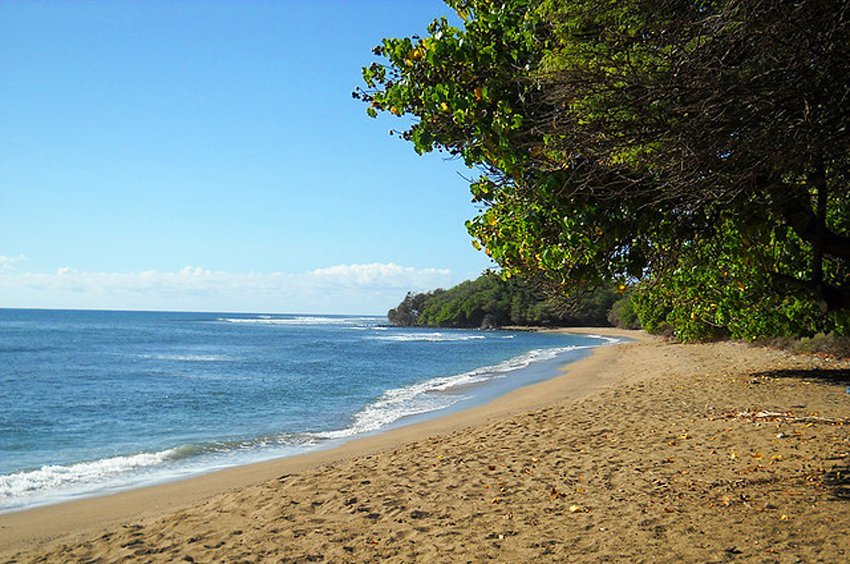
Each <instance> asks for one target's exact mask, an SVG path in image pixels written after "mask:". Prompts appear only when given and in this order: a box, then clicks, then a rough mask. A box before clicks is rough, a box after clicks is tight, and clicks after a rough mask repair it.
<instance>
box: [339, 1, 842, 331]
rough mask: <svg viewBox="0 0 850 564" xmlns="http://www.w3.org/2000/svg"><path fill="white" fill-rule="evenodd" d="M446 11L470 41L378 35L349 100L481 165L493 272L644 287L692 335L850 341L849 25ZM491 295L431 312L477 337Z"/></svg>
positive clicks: (454, 36) (727, 10)
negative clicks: (359, 86)
mask: <svg viewBox="0 0 850 564" xmlns="http://www.w3.org/2000/svg"><path fill="white" fill-rule="evenodd" d="M447 3H448V4H449V5H450V6H451V7H453V8H454V9H455V10H456V11H457V12H458V14H459V16H460V17H461V18H462V20H463V22H464V24H463V26H461V27H453V26H451V25H449V23H448V22H447V21H446V20H438V21H435V22H433V23H432V24H431V25H430V26H429V27H428V34H427V36H426V37H422V38H419V37H413V38H401V39H385V40H384V41H383V43H382V45H381V46H380V47H378V48H376V50H375V53H376V54H377V55H379V56H382V57H384V59H385V60H384V62H382V63H374V64H372V65H371V66H370V67H367V68H365V69H364V72H363V76H364V79H365V83H366V87H365V89H364V90H358V91H357V92H355V95H356V96H357V97H359V98H361V99H362V100H364V101H365V102H367V103H368V104H369V107H368V109H367V112H368V113H369V114H370V115H373V116H374V115H376V114H377V112H378V111H387V112H390V113H392V114H394V115H396V116H404V115H407V116H413V117H414V118H415V121H414V122H413V123H412V124H410V125H409V126H407V127H406V129H404V131H402V132H400V136H401V137H403V138H404V139H407V140H409V141H411V142H412V143H413V146H414V148H415V149H416V151H417V152H420V153H423V152H428V151H431V150H434V149H437V150H441V151H447V152H448V153H449V154H451V155H454V156H458V157H461V158H463V159H464V161H465V162H466V164H467V165H469V166H471V167H477V168H478V169H479V171H480V172H481V175H480V176H479V178H478V179H477V180H475V181H473V182H472V184H471V191H472V196H473V201H474V202H477V203H479V204H480V205H481V212H480V214H479V215H478V216H477V217H475V218H473V219H471V220H470V221H469V222H467V228H468V230H469V232H470V233H471V234H472V236H473V245H474V246H476V248H481V249H484V250H485V252H486V253H487V254H488V255H489V256H491V257H492V258H493V259H494V260H495V261H496V262H497V263H498V264H499V266H500V267H501V269H502V276H503V278H505V279H506V280H515V279H516V278H517V277H519V278H522V279H524V280H531V281H533V282H534V283H536V284H541V283H545V284H547V285H548V286H549V287H550V288H552V289H555V290H556V291H558V292H561V293H563V294H568V293H570V292H576V291H579V292H583V291H587V289H588V288H594V287H610V286H611V285H616V286H619V287H621V288H622V289H623V290H625V289H626V288H627V287H634V293H633V294H632V299H631V301H630V302H629V303H630V304H631V305H632V306H633V308H634V312H635V313H636V314H637V316H638V317H639V319H640V321H641V323H642V324H643V325H644V327H646V328H648V329H650V330H665V328H670V329H671V330H672V331H673V332H674V333H675V335H677V336H678V337H679V338H681V339H683V340H694V339H706V338H717V337H724V336H728V335H731V336H733V337H737V338H747V339H753V338H757V337H762V336H768V335H792V334H802V335H811V334H814V333H816V332H826V331H831V332H834V333H837V334H841V333H847V332H850V322H849V321H850V318H848V311H850V191H848V182H850V104H847V100H846V92H847V84H850V11H848V10H837V9H835V8H836V6H835V3H834V2H830V1H829V0H801V1H800V2H794V3H790V2H783V1H782V0H766V1H765V2H748V1H746V0H704V1H699V2H693V1H684V0H541V1H540V2H530V1H528V0H499V1H496V0H447ZM789 37H793V38H794V40H793V41H789V40H788V38H789ZM491 290H492V289H480V291H481V292H483V293H484V294H486V296H483V297H482V298H480V300H479V298H473V297H472V294H470V296H467V298H464V299H463V300H461V302H463V303H456V302H455V301H453V300H452V299H450V298H449V297H447V296H441V297H437V296H435V297H434V299H433V303H434V304H437V303H439V304H441V305H440V311H439V312H437V311H434V312H431V311H430V310H429V312H428V317H427V318H428V319H429V320H432V322H434V323H436V324H440V323H443V322H446V321H447V320H463V321H462V322H463V323H478V322H480V321H482V320H481V319H478V317H476V316H478V315H479V313H473V312H481V311H485V310H486V311H488V312H490V311H496V310H497V309H498V308H490V307H489V306H490V305H493V304H500V303H501V302H500V301H499V299H497V298H494V297H493V295H491V293H488V292H490V291H491ZM475 300H479V302H480V303H477V304H476V305H475V307H472V306H469V307H467V306H466V305H464V304H471V303H473V302H474V301H475ZM429 303H430V301H429ZM427 307H428V306H423V308H422V312H423V313H424V312H425V310H426V309H427ZM433 307H436V305H435V306H433ZM499 307H501V306H499ZM623 307H626V306H625V305H624V306H623ZM488 308H489V309H488ZM520 309H521V308H520ZM499 311H503V310H499ZM482 319H483V318H482Z"/></svg>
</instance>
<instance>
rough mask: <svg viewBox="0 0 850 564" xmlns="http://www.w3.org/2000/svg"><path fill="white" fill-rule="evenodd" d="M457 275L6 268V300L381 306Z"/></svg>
mask: <svg viewBox="0 0 850 564" xmlns="http://www.w3.org/2000/svg"><path fill="white" fill-rule="evenodd" d="M0 264H2V263H0ZM456 282H458V280H455V279H454V277H453V275H452V273H451V271H450V270H448V269H441V268H414V267H409V266H400V265H396V264H393V263H371V264H345V265H336V266H330V267H327V268H320V269H317V270H314V271H311V272H306V273H302V274H284V273H280V272H271V273H257V272H251V273H231V272H220V271H211V270H207V269H205V268H202V267H197V266H186V267H184V268H181V269H180V270H178V271H174V272H160V271H156V270H144V271H140V272H84V271H79V270H76V269H73V268H70V267H67V266H63V267H61V268H59V269H57V270H56V271H55V272H54V273H20V272H17V271H13V270H11V269H5V270H4V269H0V307H44V308H93V309H167V310H186V311H193V310H194V311H199V310H202V311H255V312H293V313H383V312H385V311H387V309H389V308H390V307H393V306H395V305H397V304H398V302H399V301H401V299H402V298H403V297H404V294H405V292H407V291H409V290H414V291H422V290H430V289H433V288H437V287H447V286H450V285H451V284H453V283H456Z"/></svg>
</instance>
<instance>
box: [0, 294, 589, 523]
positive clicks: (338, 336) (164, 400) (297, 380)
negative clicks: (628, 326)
mask: <svg viewBox="0 0 850 564" xmlns="http://www.w3.org/2000/svg"><path fill="white" fill-rule="evenodd" d="M384 323H386V319H385V318H382V317H345V316H303V315H302V316H297V315H236V314H210V313H154V312H95V311H46V310H0V512H2V511H9V510H16V509H22V508H26V507H32V506H35V505H41V504H45V503H53V502H57V501H62V500H66V499H69V498H73V497H77V496H86V495H94V494H101V493H106V492H110V491H114V490H117V489H125V488H128V487H134V486H139V485H143V484H150V483H155V482H161V481H165V480H170V479H174V478H178V477H182V476H188V475H192V474H197V473H200V472H206V471H210V470H212V469H217V468H222V467H226V466H233V465H237V464H245V463H249V462H254V461H258V460H264V459H269V458H273V457H277V456H284V455H292V454H298V453H301V452H304V451H305V450H309V449H315V448H320V447H325V446H329V445H333V444H336V443H338V442H339V441H341V440H344V439H346V438H349V437H353V436H357V435H361V434H365V433H373V432H376V431H379V430H381V429H385V428H387V427H389V426H393V425H398V424H402V423H406V422H409V421H412V420H415V419H417V418H421V417H423V415H422V414H429V415H434V414H440V413H444V412H445V411H446V410H447V409H460V408H464V407H468V406H471V405H474V404H476V403H483V402H485V401H488V400H489V399H491V398H492V397H494V396H495V395H498V394H501V393H504V392H506V391H508V390H510V389H514V388H516V387H519V386H522V385H525V384H528V383H531V382H534V381H538V380H542V379H545V378H548V377H551V376H553V375H554V374H555V373H556V372H557V366H559V365H561V364H563V363H564V362H569V361H572V360H575V359H577V358H579V357H580V356H583V355H585V354H587V353H588V351H589V347H592V346H596V345H599V344H603V343H605V342H606V341H605V340H604V339H602V338H594V337H575V336H566V335H555V334H541V333H527V332H503V331H465V330H439V331H437V330H419V329H407V328H404V329H402V328H388V327H384V326H383V325H382V324H384Z"/></svg>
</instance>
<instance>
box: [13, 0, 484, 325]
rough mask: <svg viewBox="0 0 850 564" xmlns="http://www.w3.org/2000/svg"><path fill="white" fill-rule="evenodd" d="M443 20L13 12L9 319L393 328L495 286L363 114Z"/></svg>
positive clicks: (419, 168) (129, 10)
mask: <svg viewBox="0 0 850 564" xmlns="http://www.w3.org/2000/svg"><path fill="white" fill-rule="evenodd" d="M440 15H446V16H448V15H450V13H449V9H448V8H447V7H446V6H445V5H444V4H443V3H442V2H439V1H436V0H415V1H412V0H411V1H407V0H349V1H343V0H312V1H306V0H304V1H300V0H290V1H285V0H278V1H268V2H257V1H241V2H237V1H235V0H233V1H227V2H225V1H214V0H213V1H201V0H197V1H181V0H168V1H165V0H163V1H150V0H148V1H138V2H136V1H130V0H123V1H122V0H101V1H86V2H71V1H67V2H62V1H58V0H55V1H48V0H44V1H39V0H27V1H23V0H6V1H5V2H0V307H49V308H97V309H103V308H105V309H167V310H211V311H267V312H272V311H275V312H285V311H288V312H314V313H330V312H338V313H383V312H385V311H386V309H387V308H388V307H390V306H393V305H395V304H396V303H398V301H400V299H401V298H402V297H403V296H404V293H405V292H406V291H407V290H424V289H430V288H433V287H436V286H448V285H451V284H453V283H456V282H459V281H461V280H463V279H467V278H471V277H475V276H477V275H478V273H480V271H481V270H482V269H484V268H486V267H488V266H490V263H489V261H488V260H487V258H486V256H484V255H483V254H481V253H479V252H476V251H475V250H474V249H472V247H471V245H470V241H469V236H468V235H467V233H466V231H465V229H464V226H463V222H464V220H465V219H468V218H470V217H472V216H473V215H475V208H474V207H473V205H472V204H471V203H470V197H469V194H468V186H467V183H466V181H465V180H464V179H463V178H462V177H461V175H466V176H467V177H468V176H471V175H472V174H473V172H472V171H468V170H466V169H464V168H463V166H462V164H460V163H458V162H450V161H445V160H444V159H443V158H442V157H441V156H440V155H436V154H434V155H428V156H425V157H419V156H417V155H416V154H415V153H414V151H413V150H412V148H411V147H410V146H409V144H407V143H405V142H403V141H400V140H398V139H396V138H393V137H390V136H389V135H388V134H387V131H388V129H389V128H391V127H393V126H395V127H399V126H400V125H402V124H401V123H399V120H398V118H379V119H378V120H372V119H369V118H368V117H366V115H365V111H364V107H363V104H362V103H361V102H358V101H357V100H353V99H352V98H351V91H352V90H353V88H354V87H355V86H357V85H358V84H360V68H361V67H362V66H364V65H366V64H368V63H369V62H370V61H371V60H372V59H373V58H374V56H373V55H372V53H371V48H372V47H373V46H374V45H376V44H378V43H379V41H380V39H381V38H382V37H385V36H404V35H411V34H415V33H423V32H424V30H425V27H426V26H427V24H428V23H429V22H430V21H431V20H432V19H434V18H435V17H437V16H440Z"/></svg>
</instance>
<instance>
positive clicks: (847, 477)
mask: <svg viewBox="0 0 850 564" xmlns="http://www.w3.org/2000/svg"><path fill="white" fill-rule="evenodd" d="M823 482H824V484H826V485H827V486H828V487H830V488H832V495H834V496H835V497H836V498H838V499H842V500H844V501H850V466H847V465H844V466H839V467H836V468H833V469H832V470H830V471H829V472H827V473H826V475H824V478H823Z"/></svg>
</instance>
